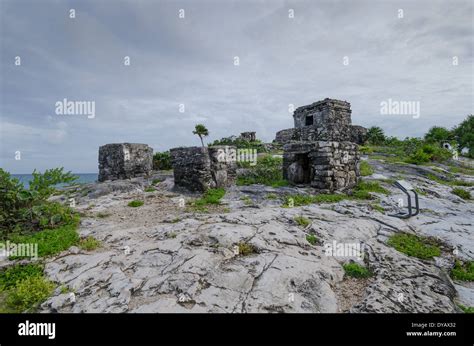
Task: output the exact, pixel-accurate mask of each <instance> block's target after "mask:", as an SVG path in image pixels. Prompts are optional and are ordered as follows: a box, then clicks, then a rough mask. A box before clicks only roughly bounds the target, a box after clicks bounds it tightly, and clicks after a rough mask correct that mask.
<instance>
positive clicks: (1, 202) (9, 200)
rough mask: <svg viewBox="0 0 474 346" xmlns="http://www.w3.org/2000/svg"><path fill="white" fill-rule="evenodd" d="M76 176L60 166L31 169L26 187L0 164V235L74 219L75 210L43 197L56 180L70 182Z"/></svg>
mask: <svg viewBox="0 0 474 346" xmlns="http://www.w3.org/2000/svg"><path fill="white" fill-rule="evenodd" d="M75 179H77V177H75V176H73V175H72V174H71V173H70V172H68V173H64V172H63V168H55V169H50V170H46V171H45V172H44V173H43V174H40V173H38V172H36V170H35V171H34V172H33V179H32V180H31V181H30V185H29V188H28V189H25V188H24V186H23V184H21V183H20V181H19V180H18V179H16V178H12V177H11V176H10V174H9V173H8V172H6V171H4V170H3V169H1V168H0V239H8V238H9V237H10V236H11V235H12V234H29V233H33V232H36V231H39V230H42V229H45V228H51V227H59V226H62V225H66V224H68V223H71V222H74V219H75V214H74V212H73V210H72V209H71V208H69V207H67V206H63V205H62V204H60V203H57V202H49V201H47V199H48V198H49V197H50V196H51V195H52V194H53V193H55V192H56V191H57V190H56V186H57V185H58V184H65V183H71V182H73V181H74V180H75Z"/></svg>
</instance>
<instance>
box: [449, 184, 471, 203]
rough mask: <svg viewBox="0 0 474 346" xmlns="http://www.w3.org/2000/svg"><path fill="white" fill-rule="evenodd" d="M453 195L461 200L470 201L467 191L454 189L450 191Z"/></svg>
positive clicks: (469, 194)
mask: <svg viewBox="0 0 474 346" xmlns="http://www.w3.org/2000/svg"><path fill="white" fill-rule="evenodd" d="M451 192H452V193H454V194H455V195H457V196H459V197H461V198H462V199H465V200H470V199H471V193H470V192H469V191H467V190H464V189H461V188H459V187H456V188H454V189H453V190H452V191H451Z"/></svg>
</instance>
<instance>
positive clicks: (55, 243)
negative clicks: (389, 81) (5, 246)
mask: <svg viewBox="0 0 474 346" xmlns="http://www.w3.org/2000/svg"><path fill="white" fill-rule="evenodd" d="M76 228H77V225H76V224H71V225H66V226H62V227H59V228H56V229H47V230H44V231H41V232H37V233H34V234H31V235H19V236H13V237H12V238H11V241H13V242H15V243H29V244H38V256H40V257H45V256H52V255H56V254H58V253H60V252H61V251H64V250H67V249H69V248H70V247H71V246H73V245H77V244H78V242H79V235H78V234H77V231H76ZM11 259H15V258H14V257H11Z"/></svg>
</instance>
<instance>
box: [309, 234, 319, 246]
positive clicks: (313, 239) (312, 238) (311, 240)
mask: <svg viewBox="0 0 474 346" xmlns="http://www.w3.org/2000/svg"><path fill="white" fill-rule="evenodd" d="M306 241H307V242H308V243H310V244H311V245H316V243H317V242H318V238H317V237H316V236H315V235H314V234H307V235H306Z"/></svg>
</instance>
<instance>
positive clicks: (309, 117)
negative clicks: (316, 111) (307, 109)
mask: <svg viewBox="0 0 474 346" xmlns="http://www.w3.org/2000/svg"><path fill="white" fill-rule="evenodd" d="M313 123H314V119H313V116H312V115H307V116H306V118H305V125H306V126H311V125H313Z"/></svg>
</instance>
